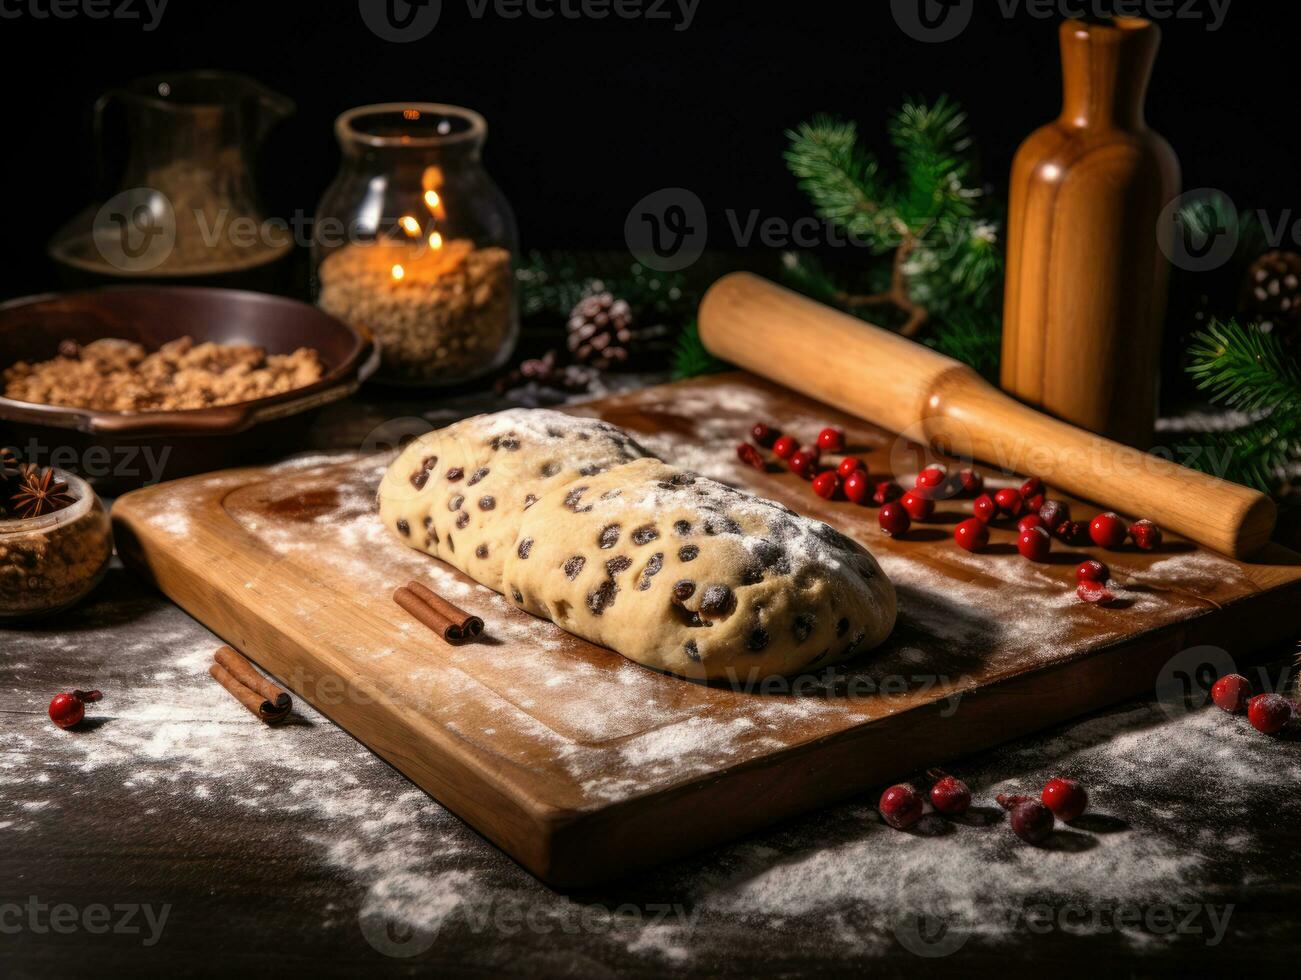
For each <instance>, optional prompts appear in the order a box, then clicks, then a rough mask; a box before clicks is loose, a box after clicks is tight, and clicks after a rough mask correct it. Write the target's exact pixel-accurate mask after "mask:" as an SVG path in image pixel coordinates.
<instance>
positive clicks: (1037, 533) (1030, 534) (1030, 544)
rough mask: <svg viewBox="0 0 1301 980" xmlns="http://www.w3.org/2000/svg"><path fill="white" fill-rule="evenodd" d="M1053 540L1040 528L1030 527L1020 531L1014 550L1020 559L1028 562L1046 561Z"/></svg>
mask: <svg viewBox="0 0 1301 980" xmlns="http://www.w3.org/2000/svg"><path fill="white" fill-rule="evenodd" d="M1052 547H1053V539H1052V538H1050V537H1049V536H1048V532H1047V531H1045V530H1044V529H1043V528H1041V527H1032V528H1029V529H1028V530H1025V531H1022V532H1021V533H1020V534H1019V535H1017V538H1016V550H1017V551H1019V552H1021V557H1022V558H1028V559H1029V560H1030V561H1047V560H1048V552H1050V551H1051V550H1052Z"/></svg>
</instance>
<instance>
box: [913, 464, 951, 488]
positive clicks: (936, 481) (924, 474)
mask: <svg viewBox="0 0 1301 980" xmlns="http://www.w3.org/2000/svg"><path fill="white" fill-rule="evenodd" d="M946 476H948V474H947V473H946V472H945V470H944V467H942V466H928V467H926V469H924V470H922V471H921V472H920V473H918V474H917V481H916V483H915V486H917V487H919V488H923V489H926V490H938V489H939V488H940V487H942V486H943V485H944V478H945V477H946Z"/></svg>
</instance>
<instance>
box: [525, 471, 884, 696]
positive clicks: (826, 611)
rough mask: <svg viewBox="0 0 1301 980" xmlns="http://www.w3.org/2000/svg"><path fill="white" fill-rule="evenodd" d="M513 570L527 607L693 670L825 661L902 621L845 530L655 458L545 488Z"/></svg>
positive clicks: (734, 673)
mask: <svg viewBox="0 0 1301 980" xmlns="http://www.w3.org/2000/svg"><path fill="white" fill-rule="evenodd" d="M503 573H504V578H505V582H506V594H507V595H508V596H509V597H510V598H511V599H512V600H513V601H514V602H515V603H516V604H517V605H519V606H520V607H521V608H523V609H527V610H528V611H529V612H531V613H534V614H535V615H538V616H543V617H545V618H548V619H550V620H552V621H553V622H555V623H556V624H558V625H560V626H562V627H564V628H565V629H567V630H569V632H571V633H574V634H576V635H578V636H581V637H583V638H584V639H588V640H591V641H592V642H593V643H599V644H601V645H602V646H607V647H610V648H611V649H613V650H617V651H618V652H619V653H621V654H623V655H624V656H625V657H628V658H629V659H631V660H635V661H637V662H638V663H641V664H645V665H646V666H648V667H654V668H657V669H659V670H666V671H670V672H672V673H674V674H680V675H683V676H687V677H702V678H711V679H712V678H726V679H729V680H733V681H737V680H742V681H746V680H752V679H754V678H756V677H765V676H769V675H773V674H795V673H799V672H801V671H803V670H806V669H817V668H818V667H821V666H823V665H825V664H832V663H836V662H838V661H841V660H845V659H847V658H849V657H852V656H854V655H855V654H856V653H859V652H861V651H864V650H867V649H870V648H871V647H874V646H876V645H877V644H879V643H880V642H881V641H882V640H884V639H885V637H886V636H887V635H889V633H890V630H891V629H892V628H893V626H894V619H895V593H894V587H893V586H892V585H891V584H890V581H889V580H888V579H887V578H886V576H885V575H884V573H882V571H881V570H880V568H879V567H878V566H877V564H876V562H875V560H873V558H872V556H871V555H869V554H868V553H867V552H866V551H864V550H863V549H862V548H860V547H859V546H858V545H857V544H855V543H854V542H852V541H851V540H849V539H848V538H846V537H845V536H844V535H842V534H840V533H839V532H837V531H835V530H833V529H832V528H830V527H828V526H827V525H825V524H822V523H820V522H817V521H812V520H809V519H807V518H803V517H800V516H798V515H797V514H795V513H794V512H792V511H791V510H790V509H789V508H786V507H783V506H782V505H781V504H777V503H774V502H772V501H767V500H761V499H759V498H757V497H753V496H751V495H749V494H745V493H741V492H740V491H737V490H735V489H733V488H732V487H728V486H725V485H724V484H721V483H716V482H715V481H713V480H708V479H705V478H704V477H700V476H696V475H694V474H690V473H686V472H683V471H682V470H679V469H677V468H676V467H673V466H669V465H666V464H664V463H661V462H659V461H657V460H649V459H646V460H639V461H636V462H632V463H628V464H626V465H624V466H620V467H617V468H615V469H612V470H610V471H608V472H606V473H603V474H601V475H599V476H596V477H593V478H590V479H586V478H584V479H578V480H575V481H574V482H572V483H570V484H569V485H568V487H566V488H565V489H564V491H563V492H562V493H553V494H548V495H547V496H545V497H543V498H541V499H540V500H539V501H538V503H537V505H536V506H534V507H533V508H531V509H530V510H529V512H528V514H526V515H525V518H524V523H523V526H522V527H521V528H520V538H519V542H518V544H517V546H516V548H515V551H514V552H513V553H512V554H511V555H510V556H509V557H508V558H507V560H506V566H505V568H504V570H503Z"/></svg>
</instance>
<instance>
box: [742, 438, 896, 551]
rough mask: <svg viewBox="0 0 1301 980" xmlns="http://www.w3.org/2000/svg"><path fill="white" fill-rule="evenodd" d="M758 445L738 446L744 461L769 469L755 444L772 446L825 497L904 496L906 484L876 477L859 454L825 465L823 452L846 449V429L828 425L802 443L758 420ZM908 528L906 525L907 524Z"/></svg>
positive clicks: (882, 500) (883, 500)
mask: <svg viewBox="0 0 1301 980" xmlns="http://www.w3.org/2000/svg"><path fill="white" fill-rule="evenodd" d="M750 438H751V439H753V440H754V445H751V444H750V443H748V442H746V443H742V444H741V445H739V446H737V447H736V455H737V456H738V457H739V458H740V460H741V462H743V463H746V464H747V465H749V466H753V467H754V468H755V469H757V470H759V471H760V472H767V464H766V463H765V462H764V458H763V455H762V454H761V453H760V452H759V450H758V449H756V448H755V446H758V447H760V448H763V449H771V450H772V452H773V455H774V456H776V457H777V458H778V459H779V460H781V461H782V462H784V463H785V464H786V466H787V467H788V468H789V469H790V471H791V472H792V473H794V474H795V475H796V476H798V477H802V478H803V479H805V480H809V481H810V482H811V483H812V484H813V492H814V493H816V494H817V495H818V496H819V497H821V498H823V499H824V500H838V499H840V498H842V497H843V498H844V499H846V500H849V501H852V502H853V503H856V504H866V503H869V502H870V503H874V504H877V505H882V504H888V503H890V502H891V501H895V500H898V499H899V498H900V497H902V496H904V492H903V488H902V487H900V486H899V484H897V483H895V482H893V481H892V480H874V479H872V478H871V477H870V476H869V475H868V471H867V464H866V463H864V462H863V461H862V460H861V459H859V458H858V457H857V456H845V457H843V458H842V459H841V460H840V462H839V463H837V464H836V465H835V466H834V467H830V466H823V465H822V456H823V454H824V453H827V454H838V453H843V452H844V451H845V433H844V430H843V429H837V428H834V427H832V426H827V427H826V428H825V429H823V430H822V431H821V432H819V433H818V438H817V440H816V441H815V442H814V443H812V444H811V445H801V444H800V442H799V440H797V439H796V438H794V437H793V436H789V435H784V434H782V432H781V430H780V429H778V428H776V427H774V426H771V425H768V424H766V423H764V422H756V423H755V425H754V428H752V429H751V430H750ZM905 530H906V528H905Z"/></svg>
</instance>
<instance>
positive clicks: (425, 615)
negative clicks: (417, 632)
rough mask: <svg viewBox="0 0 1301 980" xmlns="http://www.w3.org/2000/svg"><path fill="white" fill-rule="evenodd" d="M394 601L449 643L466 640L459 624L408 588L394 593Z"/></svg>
mask: <svg viewBox="0 0 1301 980" xmlns="http://www.w3.org/2000/svg"><path fill="white" fill-rule="evenodd" d="M393 601H394V602H396V603H397V604H398V605H399V606H401V607H402V608H403V609H405V610H406V611H407V612H409V613H410V614H411V615H412V616H415V617H416V619H418V620H420V622H422V623H424V624H425V625H426V626H428V627H429V628H430V629H431V630H433V631H434V632H435V633H437V634H438V635H439V636H441V637H442V638H443V639H444V640H446V641H447V642H448V643H460V642H461V640H463V639H465V634H464V633H463V632H462V631H461V626H460V624H459V623H454V622H452V621H451V620H450V619H448V618H447V617H446V616H444V615H443V614H442V613H440V612H439V611H438V610H436V609H434V608H433V607H432V606H430V605H428V604H427V603H425V602H423V601H421V599H420V597H419V596H417V595H416V594H415V593H414V592H412V591H411V590H410V589H408V588H405V587H404V588H401V589H398V590H397V591H396V592H394V593H393Z"/></svg>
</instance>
